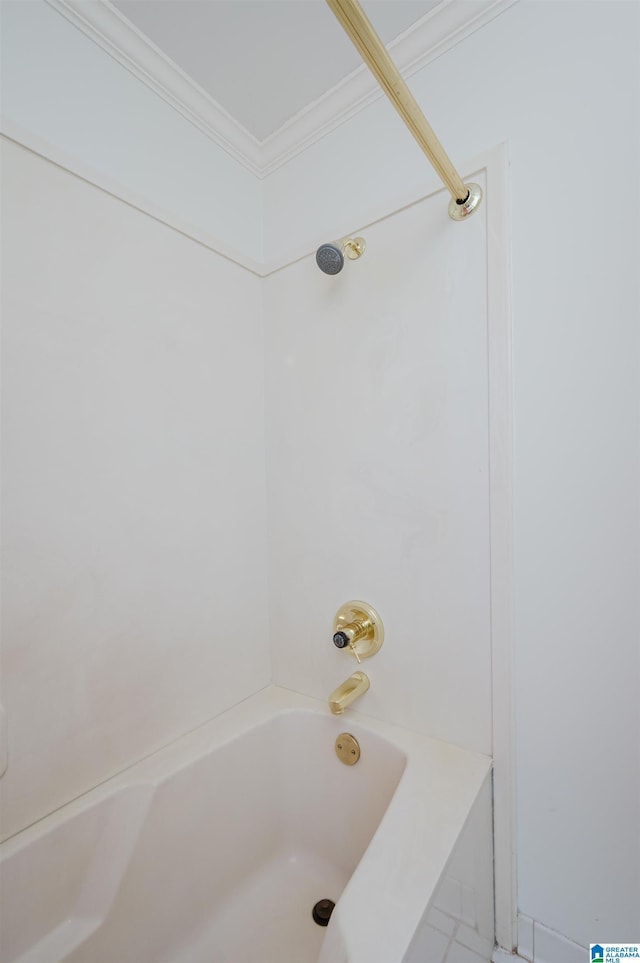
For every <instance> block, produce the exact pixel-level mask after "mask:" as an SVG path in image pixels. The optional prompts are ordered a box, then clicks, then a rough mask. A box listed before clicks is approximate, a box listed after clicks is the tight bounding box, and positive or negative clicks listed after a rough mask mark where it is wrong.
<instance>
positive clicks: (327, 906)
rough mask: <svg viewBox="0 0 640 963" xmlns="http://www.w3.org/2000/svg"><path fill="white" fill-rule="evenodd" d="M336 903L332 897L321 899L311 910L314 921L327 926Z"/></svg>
mask: <svg viewBox="0 0 640 963" xmlns="http://www.w3.org/2000/svg"><path fill="white" fill-rule="evenodd" d="M335 905H336V904H335V903H334V902H333V900H332V899H319V900H318V902H317V903H316V905H315V906H314V907H313V909H312V910H311V915H312V916H313V919H314V922H315V923H317V924H318V926H326V925H327V923H328V922H329V920H330V919H331V914H332V913H333V907H334V906H335Z"/></svg>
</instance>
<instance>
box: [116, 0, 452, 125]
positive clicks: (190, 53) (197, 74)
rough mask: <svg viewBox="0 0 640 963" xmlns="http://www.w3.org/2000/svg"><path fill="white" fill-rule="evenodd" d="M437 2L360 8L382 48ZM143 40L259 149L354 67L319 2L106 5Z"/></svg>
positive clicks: (131, 1)
mask: <svg viewBox="0 0 640 963" xmlns="http://www.w3.org/2000/svg"><path fill="white" fill-rule="evenodd" d="M439 4H440V0H369V2H367V0H365V2H363V4H362V6H363V7H364V9H365V11H366V13H367V15H368V17H369V19H370V20H371V22H372V24H373V26H374V28H375V29H376V31H377V32H378V34H379V35H380V37H381V38H382V40H383V41H384V43H385V44H388V43H389V42H390V41H392V40H393V39H395V37H397V36H398V35H399V34H401V33H402V32H403V31H405V30H407V28H409V27H410V26H412V25H413V24H414V23H415V22H416V21H417V20H419V19H420V18H421V17H423V16H424V15H425V14H426V13H428V12H429V11H430V10H433V9H434V8H435V7H437V6H438V5H439ZM112 5H113V6H114V7H116V8H117V9H118V11H119V12H120V13H121V14H123V15H124V16H125V17H126V18H127V19H128V20H129V21H130V22H131V23H132V24H133V25H134V27H136V28H137V30H138V31H140V32H141V33H142V34H144V36H145V37H146V38H147V39H148V40H149V41H151V42H152V43H153V44H154V45H155V46H156V47H157V48H159V50H160V51H161V52H162V53H163V54H164V55H165V56H166V57H168V58H169V59H170V60H172V61H173V63H174V64H176V65H177V66H178V67H179V68H180V69H181V70H182V71H183V72H184V73H185V74H186V75H187V76H188V77H189V78H191V80H192V81H194V82H195V83H196V84H198V85H199V86H200V87H201V88H202V89H203V90H204V91H205V92H206V93H207V94H208V95H209V96H210V97H211V98H213V100H215V101H216V102H217V103H218V104H220V105H221V106H222V107H223V108H224V109H225V110H226V111H227V112H228V113H229V114H231V116H232V117H233V118H234V119H235V120H236V121H237V122H238V123H239V124H241V125H242V126H243V127H244V128H245V129H246V130H247V131H248V132H249V133H250V134H251V135H252V136H253V137H255V138H256V139H257V140H259V141H264V140H265V139H266V138H267V137H268V136H269V135H270V134H272V133H273V132H274V131H276V130H278V129H279V128H280V127H282V125H283V124H284V123H285V122H286V121H287V120H289V118H291V117H293V116H294V115H295V114H297V113H298V112H299V111H300V110H302V109H303V108H304V107H306V106H307V105H308V104H310V103H311V102H312V101H314V100H316V99H317V98H318V97H320V96H322V94H324V93H325V92H326V91H327V90H330V89H331V88H332V87H334V86H335V84H337V83H338V82H339V81H340V80H342V79H343V78H344V77H346V76H347V74H349V73H351V71H353V70H354V69H355V68H356V67H358V66H359V64H360V63H361V60H360V56H359V54H358V53H357V51H356V50H355V48H354V47H353V46H352V44H351V42H350V41H349V40H348V38H347V37H346V35H345V34H344V33H343V31H342V28H341V26H340V24H339V23H338V21H337V20H336V19H335V17H334V16H333V14H332V12H331V10H330V9H329V7H328V6H327V5H326V3H325V2H324V0H112Z"/></svg>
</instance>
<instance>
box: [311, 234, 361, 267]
mask: <svg viewBox="0 0 640 963" xmlns="http://www.w3.org/2000/svg"><path fill="white" fill-rule="evenodd" d="M366 246H367V245H366V244H365V240H364V238H363V237H347V238H344V240H342V241H331V242H330V243H328V244H321V245H320V247H319V248H318V250H317V251H316V264H317V265H318V267H319V268H320V270H321V271H323V272H324V273H325V274H340V271H341V270H342V268H343V267H344V256H345V254H346V256H347V257H348V258H349V260H351V261H354V260H355V259H356V258H359V257H362V255H363V254H364V251H365V248H366Z"/></svg>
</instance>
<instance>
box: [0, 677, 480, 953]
mask: <svg viewBox="0 0 640 963" xmlns="http://www.w3.org/2000/svg"><path fill="white" fill-rule="evenodd" d="M342 732H349V733H351V734H353V735H354V736H355V737H356V739H357V740H358V742H359V744H360V748H361V756H360V759H359V761H358V762H357V764H356V765H353V766H346V765H344V764H343V763H342V762H340V760H339V759H338V758H337V755H336V753H335V748H334V743H335V740H336V737H337V736H338V735H339V734H340V733H342ZM489 770H490V759H489V758H487V757H485V756H481V755H477V754H474V753H470V752H466V751H464V750H462V749H459V748H456V747H454V746H451V745H448V744H446V743H443V742H439V741H436V740H433V739H430V738H428V737H427V736H424V735H420V734H417V733H414V732H410V731H407V730H404V729H400V728H396V727H393V726H391V725H387V724H386V723H383V722H380V721H377V720H374V719H370V718H367V717H365V716H363V715H360V714H359V713H357V712H351V711H347V712H346V713H345V714H344V715H343V716H341V717H335V716H332V715H331V714H330V713H329V711H328V708H327V706H326V705H325V704H323V703H320V702H318V701H316V700H314V699H309V698H306V697H304V696H300V695H297V694H295V693H292V692H290V691H288V690H285V689H281V688H278V687H275V686H273V687H269V688H267V689H264V690H262V691H261V692H259V693H257V694H256V695H255V696H252V697H251V698H249V699H247V700H246V701H245V702H243V703H241V704H239V705H237V706H235V707H234V708H233V709H231V710H229V711H228V712H225V713H224V714H223V715H221V716H218V717H217V718H216V719H214V720H212V721H211V722H209V723H207V724H206V725H204V726H202V727H201V728H199V729H197V730H196V731H194V732H192V733H190V734H188V735H187V736H184V737H183V738H181V739H179V740H177V741H176V742H175V743H172V744H171V745H170V746H168V747H166V748H165V749H162V750H161V751H159V752H156V753H155V754H154V755H153V756H150V757H149V758H147V759H145V760H143V761H142V762H139V763H137V764H136V765H134V766H133V767H131V768H130V769H128V770H126V771H125V772H122V773H120V774H119V775H118V776H115V777H114V778H112V779H110V780H109V781H108V782H106V783H104V784H103V785H101V786H99V787H97V788H96V789H93V790H91V791H90V792H88V793H87V794H86V795H84V796H82V797H81V798H79V799H76V800H75V801H73V802H71V803H69V804H68V805H66V806H64V807H63V808H62V809H60V810H58V811H57V812H55V813H53V814H52V815H50V816H48V817H46V818H45V819H42V820H41V821H40V822H38V823H37V824H35V825H34V826H32V827H30V828H29V829H26V830H24V831H23V832H21V833H19V834H18V835H17V836H15V837H13V838H12V839H10V840H8V841H7V842H6V843H4V844H3V845H2V847H0V879H1V885H2V936H1V937H0V939H1V954H2V955H1V960H2V963H56V961H65V963H205V961H207V963H400V961H402V960H405V959H408V958H409V956H410V953H409V950H410V946H411V945H412V941H413V940H414V937H415V934H416V932H417V931H418V928H419V926H420V924H421V921H422V920H423V918H424V915H425V912H426V910H427V908H428V906H429V905H430V902H431V901H432V899H433V896H434V893H435V892H436V888H437V886H438V883H439V881H440V880H441V878H442V877H443V874H444V872H445V869H446V867H447V864H448V860H449V858H450V856H451V854H452V852H453V850H454V847H455V844H456V841H457V840H458V838H459V837H460V835H461V833H462V830H463V827H464V826H465V823H466V822H467V820H468V818H469V814H470V813H471V812H472V809H473V806H474V802H475V800H476V798H477V797H478V794H479V793H480V790H481V787H482V786H483V785H486V783H487V778H488V773H489ZM321 899H331V900H333V901H334V902H335V903H336V906H335V909H334V911H333V914H332V916H331V919H330V922H329V925H328V926H327V927H321V926H319V925H317V924H316V923H315V922H314V920H313V919H312V907H313V906H314V904H315V903H316V902H317V901H318V900H321ZM424 963H432V961H431V960H425V961H424Z"/></svg>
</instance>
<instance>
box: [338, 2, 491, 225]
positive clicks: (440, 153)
mask: <svg viewBox="0 0 640 963" xmlns="http://www.w3.org/2000/svg"><path fill="white" fill-rule="evenodd" d="M326 2H327V4H328V5H329V6H330V7H331V10H332V11H333V13H334V14H335V16H336V17H337V19H338V20H339V21H340V24H341V25H342V27H343V29H344V31H345V33H346V34H347V36H348V37H349V39H350V40H351V41H352V43H353V44H354V46H355V47H356V49H357V50H358V52H359V54H360V56H361V57H362V59H363V60H364V62H365V63H366V64H367V66H368V67H369V69H370V70H371V72H372V74H373V75H374V77H375V78H376V80H377V81H378V83H379V84H380V86H381V87H382V89H383V91H384V92H385V94H386V95H387V97H388V98H389V100H390V101H391V103H392V104H393V106H394V107H395V109H396V110H397V111H398V113H399V114H400V116H401V117H402V119H403V120H404V122H405V124H406V125H407V127H408V128H409V130H410V131H411V133H412V134H413V136H414V137H415V139H416V140H417V142H418V144H419V145H420V147H421V148H422V150H423V151H424V153H425V154H426V155H427V157H428V158H429V160H430V162H431V164H432V165H433V168H434V170H435V171H436V173H437V174H438V176H439V177H440V179H441V180H442V182H443V184H444V185H445V187H446V188H447V190H448V191H449V193H450V194H451V202H450V203H449V214H450V215H451V217H452V218H453V219H454V220H456V221H461V220H463V219H464V218H465V217H468V216H469V215H470V214H472V213H473V212H474V211H475V209H476V208H477V207H478V205H479V204H480V201H481V199H482V191H481V189H480V187H479V186H478V185H477V184H465V183H464V181H463V180H462V178H461V177H460V175H459V174H458V172H457V170H456V169H455V167H454V166H453V164H452V163H451V161H450V160H449V157H448V156H447V153H446V151H445V149H444V147H443V146H442V144H441V143H440V141H439V140H438V138H437V137H436V135H435V133H434V131H433V129H432V127H431V125H430V124H429V122H428V121H427V118H426V117H425V116H424V114H423V113H422V111H421V110H420V107H419V106H418V103H417V101H416V99H415V97H414V96H413V94H412V93H411V91H410V90H409V88H408V87H407V85H406V83H405V82H404V80H403V79H402V76H401V75H400V72H399V70H398V68H397V67H396V65H395V64H394V62H393V60H392V59H391V57H390V56H389V54H388V53H387V50H386V48H385V46H384V44H383V43H382V41H381V40H380V37H379V36H378V35H377V33H376V32H375V30H374V29H373V27H372V25H371V23H370V22H369V20H368V18H367V16H366V14H365V12H364V10H363V9H362V7H361V6H360V4H359V3H358V0H326Z"/></svg>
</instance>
